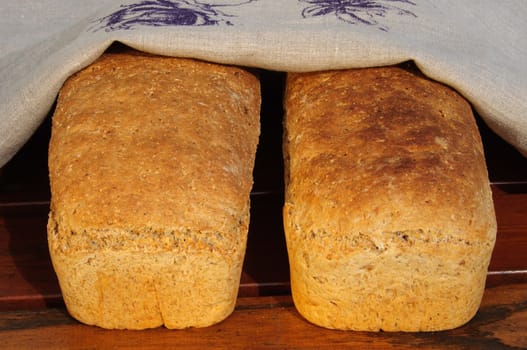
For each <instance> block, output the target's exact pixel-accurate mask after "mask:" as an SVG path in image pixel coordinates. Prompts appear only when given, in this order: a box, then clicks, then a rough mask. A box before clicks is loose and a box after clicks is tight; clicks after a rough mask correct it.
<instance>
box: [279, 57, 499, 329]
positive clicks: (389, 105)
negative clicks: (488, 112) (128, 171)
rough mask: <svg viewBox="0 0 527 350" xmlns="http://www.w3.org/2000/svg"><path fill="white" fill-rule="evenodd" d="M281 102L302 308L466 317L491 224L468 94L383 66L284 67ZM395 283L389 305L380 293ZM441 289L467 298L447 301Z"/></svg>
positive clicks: (401, 323)
mask: <svg viewBox="0 0 527 350" xmlns="http://www.w3.org/2000/svg"><path fill="white" fill-rule="evenodd" d="M285 108H286V114H287V116H286V122H285V130H286V131H285V135H284V155H285V161H286V184H287V189H286V204H285V207H284V222H285V230H286V236H287V241H288V250H289V254H290V260H291V265H292V267H291V274H292V277H291V278H292V287H293V295H294V297H295V303H296V304H297V307H299V309H300V310H301V312H303V314H304V315H305V316H306V317H307V318H308V319H311V320H312V321H313V322H315V323H319V324H321V325H324V326H327V327H330V328H346V329H347V328H352V329H367V330H378V329H385V330H432V329H444V328H451V327H454V326H456V325H460V324H461V323H464V322H466V321H467V320H468V319H469V318H470V317H472V315H473V314H474V313H475V311H476V309H477V305H478V304H479V301H480V298H481V293H482V290H483V284H484V280H485V274H486V268H487V265H488V262H489V259H490V253H491V251H492V247H493V245H494V239H495V232H496V223H495V215H494V209H493V204H492V198H491V192H490V187H489V183H488V175H487V171H486V166H485V159H484V154H483V149H482V145H481V140H480V136H479V133H478V130H477V127H476V124H475V121H474V117H473V115H472V112H471V109H470V106H469V104H468V103H467V102H466V101H465V100H464V99H463V98H462V97H461V96H459V95H458V94H457V93H455V92H454V91H452V90H451V89H449V88H447V87H445V86H443V85H441V84H439V83H435V82H432V81H430V80H428V79H426V78H423V77H421V76H418V75H416V74H413V73H411V72H409V71H407V70H404V69H402V68H398V67H385V68H370V69H357V70H347V71H328V72H320V73H304V74H290V75H289V77H288V82H287V91H286V100H285ZM416 265H421V266H416ZM420 269H427V271H421V272H419V270H420ZM364 273H366V274H370V273H371V274H375V275H372V276H368V277H367V278H365V277H364ZM339 276H340V277H339ZM447 276H448V277H447ZM449 278H451V279H450V280H449V282H448V283H444V282H441V279H442V280H443V281H446V280H448V279H449ZM332 279H334V280H332ZM404 279H407V281H408V283H409V284H404V283H403V285H401V280H404ZM321 280H324V281H325V282H320V281H321ZM330 280H331V282H330ZM331 283H333V284H334V285H333V286H331ZM390 283H394V285H396V286H398V287H394V288H393V289H394V290H393V293H396V294H397V298H398V299H397V300H398V302H399V303H400V305H399V306H397V307H396V306H394V305H395V302H394V301H393V295H392V298H391V297H389V296H388V295H389V294H390V293H388V294H385V293H384V292H383V290H385V289H390V288H388V287H389V286H390ZM328 286H329V287H328ZM456 288H457V289H456ZM368 293H371V294H368ZM457 293H460V294H459V296H458V297H456V294H457ZM352 294H354V295H352ZM368 298H369V299H370V301H368ZM449 298H452V299H455V298H457V300H458V302H457V303H455V304H456V305H458V304H459V305H463V306H462V307H460V309H459V310H458V311H454V310H455V308H454V307H457V306H454V302H451V301H450V300H449ZM361 299H362V300H361ZM390 300H392V302H391V303H390ZM416 300H418V301H416ZM321 305H324V307H322V306H321ZM335 305H338V306H335ZM405 308H406V309H408V310H407V311H405V312H403V311H402V310H403V309H405ZM441 308H443V310H448V312H452V313H453V315H454V316H453V317H452V319H445V317H446V316H444V315H443V313H444V312H443V313H441ZM407 313H409V314H412V313H413V314H416V315H417V314H420V316H415V317H413V318H412V317H409V316H408V315H407ZM440 313H441V315H439V314H440ZM359 314H362V316H358V315H359ZM372 314H376V316H375V315H373V316H372ZM425 314H426V317H425V316H424V315H425ZM337 316H338V317H337Z"/></svg>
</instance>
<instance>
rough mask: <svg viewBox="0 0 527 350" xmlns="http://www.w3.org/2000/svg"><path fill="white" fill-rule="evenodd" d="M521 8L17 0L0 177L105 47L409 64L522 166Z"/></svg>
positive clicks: (507, 2) (247, 62)
mask: <svg viewBox="0 0 527 350" xmlns="http://www.w3.org/2000/svg"><path fill="white" fill-rule="evenodd" d="M525 18H527V1H524V0H504V1H490V0H483V1H480V0H478V1H476V0H465V1H453V0H287V1H276V0H70V1H63V0H45V1H44V0H18V1H16V2H15V1H13V2H7V1H4V2H2V4H1V5H0V33H1V35H0V82H1V83H0V166H2V165H4V164H5V163H6V162H7V161H9V159H10V158H11V157H12V156H13V155H14V154H15V153H16V152H17V151H18V149H19V148H20V147H21V146H22V145H23V144H24V143H25V142H26V141H27V140H28V138H29V137H30V136H31V135H32V133H33V132H34V131H35V130H36V128H37V127H38V126H39V124H40V123H41V122H42V120H43V119H44V118H45V116H46V115H47V114H48V112H49V110H50V109H51V108H52V105H53V102H54V101H55V99H56V96H57V93H58V91H59V89H60V87H61V86H62V84H63V82H64V81H65V80H66V79H67V78H68V77H69V76H70V75H72V74H73V73H75V72H76V71H78V70H80V69H82V68H84V67H85V66H87V65H89V64H90V63H92V62H93V61H94V60H95V59H97V57H99V56H100V55H101V54H102V53H103V52H104V50H105V49H106V48H108V47H109V46H110V45H111V44H112V43H113V42H115V41H119V42H122V43H124V44H126V45H129V46H131V47H133V48H135V49H138V50H142V51H146V52H150V53H154V54H162V55H170V56H179V57H193V58H198V59H204V60H209V61H213V62H218V63H226V64H237V65H244V66H251V67H259V68H264V69H271V70H279V71H314V70H327V69H342V68H357V67H368V66H379V65H390V64H396V63H400V62H403V61H407V60H413V61H414V62H415V63H416V65H417V66H418V67H419V68H420V69H421V71H422V72H423V73H424V74H426V75H427V76H428V77H430V78H432V79H435V80H438V81H440V82H443V83H445V84H447V85H449V86H451V87H453V88H455V89H456V90H457V91H459V92H460V93H461V94H462V95H464V96H465V98H467V99H468V100H469V101H470V102H471V103H472V105H473V106H474V108H475V109H476V111H477V112H478V113H479V114H480V115H481V117H482V118H483V119H484V120H485V121H486V123H487V124H488V125H489V126H490V127H491V128H492V129H493V130H494V131H495V132H496V133H497V134H498V135H500V136H501V137H503V138H504V139H505V140H506V141H508V142H509V143H511V144H513V145H514V146H515V147H516V148H517V149H519V150H520V151H521V152H522V153H523V154H524V155H526V156H527V63H525V61H526V57H527V34H526V33H527V21H525Z"/></svg>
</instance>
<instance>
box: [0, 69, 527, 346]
mask: <svg viewBox="0 0 527 350" xmlns="http://www.w3.org/2000/svg"><path fill="white" fill-rule="evenodd" d="M283 78H284V76H283V74H280V73H271V72H264V73H263V74H262V81H263V97H264V106H263V110H262V138H261V142H260V147H259V150H258V155H257V162H256V168H255V185H254V189H253V194H252V218H251V225H250V231H249V240H248V247H247V254H246V260H245V265H244V270H243V275H242V281H241V286H240V294H239V298H238V303H237V306H236V310H235V312H234V313H233V314H232V315H231V316H230V317H229V318H227V319H226V320H225V321H223V322H221V323H219V324H217V325H215V326H212V327H208V328H203V329H188V330H182V331H175V330H167V329H165V328H158V329H151V330H145V331H115V330H114V331H109V330H104V329H100V328H97V327H92V326H86V325H83V324H80V323H78V322H77V321H75V320H74V319H72V318H71V317H70V316H69V315H68V313H67V311H66V310H65V308H64V305H63V302H62V299H61V295H60V290H59V288H58V284H57V280H56V277H55V274H54V272H53V269H52V267H51V262H50V259H49V254H48V250H47V243H46V221H47V214H48V209H49V187H48V178H47V165H46V162H47V142H48V140H49V132H50V123H49V117H48V118H47V119H46V121H45V122H44V124H43V125H42V127H41V128H40V129H39V130H38V131H37V133H36V134H35V135H34V136H33V138H32V139H31V140H30V141H29V142H28V144H27V145H26V146H25V147H24V149H23V150H22V151H21V152H19V153H18V155H17V156H16V157H15V158H14V159H13V160H12V161H11V162H10V163H8V164H7V165H6V166H5V167H4V168H3V169H1V172H0V348H2V349H26V348H31V349H114V348H126V349H158V348H167V347H168V348H185V349H206V348H211V347H212V348H220V349H222V348H225V349H237V348H240V349H300V348H302V349H310V348H312V349H323V348H327V349H341V348H353V349H360V348H367V349H409V348H419V349H522V348H527V258H526V256H527V254H526V252H527V159H526V158H524V157H522V156H521V155H519V154H518V152H516V151H515V150H514V149H513V148H512V147H510V146H509V145H507V144H506V143H504V142H503V141H502V140H501V139H499V138H498V137H497V136H496V135H494V134H493V133H492V132H491V131H489V130H488V129H487V128H486V127H485V125H483V123H481V121H480V128H481V133H482V135H483V139H484V143H485V148H486V154H487V162H488V166H489V176H490V179H491V181H492V189H493V193H494V201H495V207H496V213H497V219H498V239H497V243H496V247H495V250H494V254H493V258H492V261H491V265H490V271H489V276H488V279H487V288H486V291H485V295H484V298H483V303H482V305H481V308H480V311H479V312H478V314H477V315H476V317H475V318H474V319H473V320H471V321H470V322H469V323H468V324H466V325H465V326H463V327H460V328H458V329H455V330H451V331H445V332H432V333H383V332H381V333H365V332H343V331H334V330H327V329H323V328H320V327H317V326H314V325H312V324H310V323H308V322H307V321H305V320H304V319H303V318H302V317H301V316H300V315H299V314H298V313H297V311H296V310H295V308H294V305H293V302H292V300H291V296H290V290H289V282H288V280H289V274H288V262H287V255H286V249H285V241H284V237H283V229H282V224H281V219H282V218H281V206H282V203H283V201H282V198H283V181H282V171H283V169H282V160H281V156H282V155H281V116H282V110H281V102H280V101H281V97H282V91H281V89H280V86H283Z"/></svg>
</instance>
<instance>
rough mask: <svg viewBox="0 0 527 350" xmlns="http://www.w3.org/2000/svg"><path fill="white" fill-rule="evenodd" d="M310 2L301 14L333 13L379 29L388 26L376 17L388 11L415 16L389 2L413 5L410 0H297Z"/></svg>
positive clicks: (341, 18)
mask: <svg viewBox="0 0 527 350" xmlns="http://www.w3.org/2000/svg"><path fill="white" fill-rule="evenodd" d="M299 1H300V2H305V3H308V4H311V5H309V6H307V7H306V8H304V10H303V11H302V16H303V17H304V18H308V17H318V16H325V15H330V14H332V15H334V16H336V17H337V18H338V19H339V20H341V21H344V22H347V23H351V24H367V25H372V26H377V27H378V28H379V29H380V30H383V31H387V30H388V27H386V26H383V25H381V24H380V23H379V22H378V21H377V18H378V17H385V15H386V14H387V13H389V12H393V13H396V14H398V15H400V16H402V15H409V16H413V17H417V16H416V15H415V14H414V13H413V12H411V11H409V10H406V9H404V8H401V7H398V6H395V5H392V4H391V3H395V2H398V3H404V4H409V5H414V6H415V3H414V2H413V1H410V0H299Z"/></svg>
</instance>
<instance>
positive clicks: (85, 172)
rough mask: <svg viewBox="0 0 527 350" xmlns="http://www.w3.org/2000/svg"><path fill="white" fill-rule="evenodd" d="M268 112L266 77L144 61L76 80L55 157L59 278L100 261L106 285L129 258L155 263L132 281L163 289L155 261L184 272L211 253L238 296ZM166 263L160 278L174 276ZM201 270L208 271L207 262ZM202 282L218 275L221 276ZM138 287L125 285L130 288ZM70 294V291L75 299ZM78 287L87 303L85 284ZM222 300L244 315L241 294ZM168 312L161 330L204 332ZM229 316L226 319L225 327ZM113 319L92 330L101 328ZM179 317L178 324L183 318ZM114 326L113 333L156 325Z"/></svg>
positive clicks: (121, 61) (113, 63)
mask: <svg viewBox="0 0 527 350" xmlns="http://www.w3.org/2000/svg"><path fill="white" fill-rule="evenodd" d="M259 107H260V94H259V81H258V79H257V78H256V77H255V76H253V75H252V74H250V73H248V72H246V71H245V70H243V69H239V68H235V67H228V66H221V65H217V64H210V63H205V62H200V61H196V60H190V59H178V58H170V57H160V56H152V55H147V54H142V53H137V52H124V53H112V54H105V55H103V56H102V57H101V58H100V59H99V60H98V61H96V62H95V63H94V64H92V65H91V66H89V67H87V68H86V69H84V70H82V71H81V72H79V73H77V74H75V75H74V76H72V77H71V78H70V79H69V80H68V81H67V82H66V83H65V84H64V86H63V88H62V90H61V93H60V96H59V100H58V103H57V109H56V112H55V115H54V116H53V129H52V139H51V142H50V149H49V168H50V181H51V190H52V204H51V213H50V223H49V237H50V239H49V241H50V251H51V253H52V257H53V258H54V264H55V266H56V269H57V270H58V271H57V274H58V275H59V279H63V280H64V281H66V280H67V279H68V278H72V277H71V274H80V273H81V272H82V273H85V271H80V270H76V271H66V270H65V268H64V265H66V264H70V265H71V264H74V263H72V262H71V261H69V260H71V259H73V260H75V261H77V262H78V261H80V260H83V259H86V257H87V256H91V257H92V260H91V261H93V255H94V254H96V255H97V256H96V257H95V258H94V259H95V260H97V259H99V262H98V263H94V266H95V265H97V267H93V269H94V270H97V269H99V270H100V271H99V272H98V273H99V275H98V276H99V277H93V278H94V279H98V281H99V282H101V281H103V280H104V278H102V277H101V276H102V275H104V274H106V275H108V272H107V271H104V270H101V269H104V268H105V267H104V263H103V262H104V259H110V260H112V259H113V260H112V261H113V263H116V264H117V260H122V257H121V255H119V254H120V253H119V252H122V255H123V256H124V255H126V254H132V255H134V254H136V255H137V256H136V258H138V259H140V260H141V259H144V261H143V262H142V263H141V264H139V265H137V266H135V265H134V266H135V267H132V266H130V268H129V270H127V272H123V274H126V273H128V274H133V273H136V274H137V273H139V274H143V275H142V276H141V277H140V279H142V280H143V281H144V283H146V282H145V281H146V280H150V282H152V281H155V280H156V278H157V277H156V276H157V275H156V276H154V274H155V273H154V272H152V271H149V269H148V266H149V264H150V265H155V264H157V262H153V261H152V259H154V260H155V261H157V260H156V259H157V258H159V259H161V258H160V256H161V255H162V256H163V258H162V259H161V260H163V259H165V260H166V259H168V260H169V261H170V256H172V258H171V259H172V264H174V261H176V260H178V259H183V260H185V261H190V260H191V258H190V257H191V256H192V257H195V256H196V254H197V255H199V254H203V256H202V259H203V262H204V263H210V261H212V260H214V259H217V260H218V261H221V262H217V263H218V264H224V265H225V266H223V267H224V270H225V271H227V270H229V269H230V270H229V271H228V272H227V273H228V274H231V275H232V276H230V277H229V279H232V280H233V281H230V282H231V285H230V286H229V287H228V288H230V289H233V290H234V291H236V290H237V284H236V283H237V281H236V278H238V282H239V273H240V269H241V262H242V260H243V254H244V251H245V241H246V235H247V227H248V222H249V221H248V220H249V218H248V216H249V192H250V190H251V186H252V169H253V164H254V156H255V150H256V144H257V142H258V136H259ZM116 252H117V253H116ZM166 253H169V254H168V257H167V255H166ZM105 254H106V255H105ZM112 254H113V255H112ZM209 255H210V256H209ZM61 259H62V260H61ZM192 259H193V258H192ZM207 259H209V260H210V261H209V262H207ZM124 261H126V260H124ZM165 262H166V264H170V262H167V261H165ZM109 264H110V263H109ZM121 264H125V263H123V262H122V261H121ZM166 264H165V265H163V264H161V265H160V266H161V267H160V269H161V270H167V269H168V270H167V271H165V272H167V273H169V274H170V273H171V272H170V268H169V266H166ZM195 264H198V265H199V264H200V262H199V259H198V260H196V263H195ZM79 266H80V265H79ZM192 266H193V267H190V268H191V269H197V268H198V267H196V266H195V265H192ZM87 268H89V267H87ZM79 269H82V267H79ZM138 269H139V270H138ZM141 269H143V270H141ZM63 270H64V271H63ZM231 270H232V271H231ZM79 271H80V272H79ZM101 271H103V272H101ZM132 271H135V272H132ZM138 271H142V272H138ZM174 271H177V269H174ZM225 271H224V272H225ZM59 272H62V276H61V273H59ZM198 272H199V271H197V270H196V271H194V273H198ZM201 272H204V273H206V274H212V273H214V269H212V270H211V272H205V271H201ZM101 273H102V275H101ZM179 273H185V274H187V275H188V274H190V275H191V274H192V273H193V272H192V271H179ZM86 274H88V272H86ZM172 274H173V273H172ZM109 275H112V274H111V273H109ZM224 275H225V274H224ZM224 275H223V276H222V275H220V276H218V277H217V278H222V277H224ZM236 275H238V276H237V277H236ZM206 276H208V275H206ZM233 276H234V277H233ZM79 278H80V277H79ZM120 278H121V277H120V276H119V275H118V274H116V275H114V276H113V277H112V278H110V279H109V280H112V279H113V280H114V281H113V282H112V283H113V284H114V285H115V283H118V282H116V280H115V279H117V280H118V279H120ZM127 278H130V276H122V281H124V280H125V279H127ZM159 278H164V277H159ZM175 278H176V279H177V277H175ZM187 278H190V277H187ZM196 278H198V279H199V278H205V277H203V276H197V277H196ZM214 278H216V277H214ZM183 279H184V278H183ZM106 280H108V279H106ZM158 281H159V279H158ZM99 282H97V283H99ZM165 282H166V284H169V283H170V282H167V281H165ZM165 282H163V283H165ZM209 282H210V281H209ZM232 282H234V286H232ZM79 283H84V282H82V281H81V282H79ZM101 283H102V282H101ZM156 283H157V282H156ZM94 284H95V282H94V283H93V284H92V285H91V287H88V288H92V287H93V285H94ZM66 285H68V283H66V282H64V283H62V281H61V286H62V287H63V292H64V289H67V288H65V286H66ZM122 286H126V283H123V284H122ZM86 287H87V286H84V288H85V289H86ZM187 287H188V286H187ZM72 288H73V289H75V290H73V289H72ZM124 288H125V287H124ZM70 289H71V290H72V291H71V293H82V292H81V290H80V289H79V286H78V285H77V286H72V287H71V288H70ZM125 292H126V291H123V292H122V293H123V295H125V294H126V293H125ZM171 292H172V291H171V290H169V292H168V293H169V294H170V293H171ZM180 292H181V291H180ZM215 292H218V293H219V295H218V296H217V299H218V298H219V299H221V298H225V299H229V298H230V299H229V300H228V304H229V307H230V308H231V311H232V307H233V303H234V300H231V299H232V298H231V295H229V296H226V295H223V296H222V293H223V294H226V293H227V292H226V291H223V292H222V291H221V290H220V291H217V290H215ZM71 293H70V294H71ZM94 293H95V292H94ZM157 293H158V294H160V292H159V291H158V292H157ZM65 294H68V292H67V291H66V293H65ZM117 294H119V293H117ZM161 294H163V293H161ZM227 294H232V291H229V293H227ZM234 296H235V293H234ZM176 297H177V296H173V297H172V299H173V298H176ZM189 297H191V296H189ZM207 297H210V296H208V295H207V296H205V297H204V298H207ZM65 298H66V299H68V298H70V299H76V297H75V296H67V295H65ZM185 300H188V298H187V299H185ZM160 304H162V303H160V302H153V306H152V305H150V306H149V307H148V308H153V309H155V310H157V311H156V312H157V314H156V317H155V319H156V322H157V323H159V322H161V324H162V323H163V320H162V318H163V317H164V318H165V320H164V323H165V324H170V323H171V324H176V323H177V326H174V327H176V328H181V327H186V326H193V325H202V324H201V323H200V322H201V321H199V320H195V319H192V317H191V316H192V315H184V316H181V318H184V317H187V316H188V317H189V318H190V319H192V320H190V321H189V323H188V324H186V323H185V322H182V323H178V321H177V320H168V321H167V317H168V316H167V315H161V316H162V318H161V319H160V318H159V317H160V315H159V314H160V311H159V305H160ZM68 306H69V307H70V305H68ZM101 307H102V306H101V305H95V306H93V305H91V306H89V307H88V306H86V307H85V309H87V308H101ZM70 308H72V307H70ZM117 309H119V308H116V310H113V311H112V312H113V313H114V314H115V315H116V316H115V317H116V318H119V317H125V316H124V315H122V314H123V313H126V312H133V311H132V310H128V311H127V310H124V311H123V310H117ZM81 312H84V311H82V310H81ZM167 314H168V313H167ZM225 316H226V315H225V312H224V314H222V315H221V318H224V317H225ZM101 317H102V316H97V317H95V316H94V317H93V319H92V320H89V321H88V320H87V321H86V322H87V323H97V322H99V319H98V318H101ZM105 317H106V318H108V316H107V315H106V316H105ZM130 317H132V318H133V316H130ZM142 317H143V318H145V317H144V316H142ZM170 317H177V315H176V316H174V315H173V312H172V316H170ZM160 320H161V321H160ZM218 320H219V319H215V320H213V321H214V322H217V321H218ZM105 322H106V321H105ZM112 322H113V321H111V320H109V321H108V322H106V323H104V322H102V324H101V325H102V326H105V327H109V328H144V327H149V326H152V325H149V324H144V325H138V324H131V323H127V322H128V321H123V322H117V321H116V322H115V324H114V323H112ZM156 322H154V323H152V324H153V325H154V326H155V324H156ZM210 323H212V321H211V322H210Z"/></svg>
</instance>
